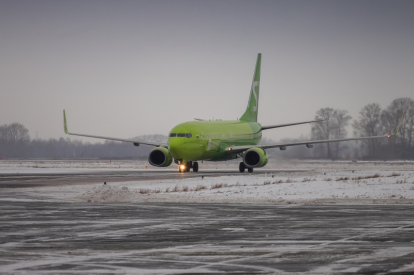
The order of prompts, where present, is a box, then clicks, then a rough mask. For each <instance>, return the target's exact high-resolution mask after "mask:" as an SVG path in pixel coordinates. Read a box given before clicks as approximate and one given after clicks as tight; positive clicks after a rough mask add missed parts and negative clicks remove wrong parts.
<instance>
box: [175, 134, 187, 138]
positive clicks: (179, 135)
mask: <svg viewBox="0 0 414 275" xmlns="http://www.w3.org/2000/svg"><path fill="white" fill-rule="evenodd" d="M177 137H185V134H177Z"/></svg>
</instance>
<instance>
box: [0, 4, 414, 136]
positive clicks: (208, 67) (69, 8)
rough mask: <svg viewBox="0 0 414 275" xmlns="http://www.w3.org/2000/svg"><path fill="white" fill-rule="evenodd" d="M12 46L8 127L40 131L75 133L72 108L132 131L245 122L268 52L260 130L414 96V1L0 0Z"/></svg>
mask: <svg viewBox="0 0 414 275" xmlns="http://www.w3.org/2000/svg"><path fill="white" fill-rule="evenodd" d="M0 41H1V43H0V125H3V124H9V123H12V122H19V123H21V124H23V125H25V126H26V127H27V128H28V129H29V131H30V135H31V137H32V138H35V137H36V132H38V136H39V138H59V137H65V135H64V133H63V122H62V120H63V119H62V110H63V109H66V112H67V118H68V126H69V130H70V131H72V132H77V133H87V134H88V133H89V134H95V135H106V136H113V137H121V138H129V137H134V136H138V135H143V134H158V133H159V134H168V132H169V131H170V129H171V128H172V127H174V126H175V125H176V124H179V123H181V122H184V121H189V120H192V119H193V118H195V117H196V118H204V119H212V118H213V117H214V118H220V119H223V120H224V119H236V118H238V117H240V116H241V115H242V114H243V112H244V110H245V108H246V105H247V100H248V97H249V90H250V86H251V81H252V76H253V70H254V65H255V62H256V58H257V53H259V52H260V53H262V68H261V69H262V73H261V83H260V84H261V85H260V102H259V122H260V123H262V125H269V124H270V125H271V124H280V123H289V122H297V121H305V120H309V119H313V118H314V116H315V112H316V111H317V110H318V109H320V108H325V107H332V108H338V109H344V110H347V111H349V112H350V115H351V116H352V117H353V118H357V117H358V112H359V111H360V110H361V108H362V107H364V106H365V105H366V104H369V103H374V102H376V103H379V104H380V105H381V106H382V107H383V108H385V107H386V106H388V104H389V103H391V101H392V100H393V99H395V98H398V97H411V98H414V89H413V88H414V1H395V0H392V1H379V0H375V1H309V0H306V1H239V0H238V1H212V0H208V1H171V0H168V1H39V0H38V1H0ZM309 132H310V126H309V125H304V126H293V127H288V128H280V129H274V130H268V131H265V133H264V136H265V137H269V138H272V139H274V140H279V139H281V138H286V137H291V138H294V137H298V136H299V135H301V134H304V135H309ZM350 134H351V133H350ZM84 140H88V141H92V142H95V141H97V140H93V139H86V138H85V139H84Z"/></svg>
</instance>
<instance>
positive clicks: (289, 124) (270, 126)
mask: <svg viewBox="0 0 414 275" xmlns="http://www.w3.org/2000/svg"><path fill="white" fill-rule="evenodd" d="M321 121H323V120H311V121H303V122H295V123H287V124H277V125H268V126H262V129H261V130H267V129H272V128H280V127H286V126H293V125H300V124H306V123H312V122H321Z"/></svg>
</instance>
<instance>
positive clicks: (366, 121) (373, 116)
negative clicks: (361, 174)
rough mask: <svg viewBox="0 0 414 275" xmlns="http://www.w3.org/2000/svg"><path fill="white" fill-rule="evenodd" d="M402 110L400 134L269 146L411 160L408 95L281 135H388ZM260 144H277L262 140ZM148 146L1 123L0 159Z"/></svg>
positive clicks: (117, 153) (413, 129)
mask: <svg viewBox="0 0 414 275" xmlns="http://www.w3.org/2000/svg"><path fill="white" fill-rule="evenodd" d="M403 113H404V118H403V120H402V124H401V127H400V130H399V133H398V134H397V135H396V136H395V137H393V138H379V139H368V140H361V141H350V142H335V143H325V144H315V145H314V148H313V149H308V148H306V147H305V146H293V147H288V150H286V151H279V150H277V149H271V150H269V151H268V152H269V154H271V155H274V156H275V157H277V158H299V159H351V158H357V159H372V160H373V159H381V160H391V159H407V160H412V159H414V101H413V100H412V99H411V98H398V99H395V100H393V101H392V102H391V104H390V105H389V106H387V108H385V109H382V108H381V106H380V105H379V104H377V103H372V104H368V105H366V106H364V107H363V108H362V109H361V111H360V112H359V116H358V118H356V119H354V120H353V121H352V117H351V116H350V115H349V113H348V111H346V110H339V109H333V108H321V109H319V110H318V111H316V114H315V120H323V121H322V122H319V123H313V124H312V128H311V133H310V135H309V136H302V137H300V138H299V139H284V140H281V142H292V141H303V140H309V139H311V140H316V139H337V138H346V137H348V131H347V129H348V126H350V123H351V122H352V124H351V126H352V129H353V131H352V135H353V136H354V137H362V136H380V135H385V134H392V133H393V132H394V131H395V128H396V126H397V124H398V122H399V120H400V118H401V117H402V115H403ZM136 139H140V140H146V141H152V142H161V143H166V142H167V136H164V135H143V136H139V137H136ZM262 143H263V144H266V143H267V144H271V143H275V142H274V141H272V140H270V139H265V138H264V139H262ZM152 148H153V147H152V146H147V145H140V146H139V147H134V146H133V145H132V144H131V143H124V142H114V141H105V142H104V143H100V142H97V143H90V142H82V141H80V140H71V139H70V138H66V139H64V138H60V139H48V140H46V139H30V135H29V131H28V130H27V128H26V127H24V126H23V125H21V124H19V123H12V124H9V125H7V124H5V125H2V126H0V158H33V159H37V158H40V159H72V158H73V159H82V158H83V159H85V158H104V159H109V158H111V159H116V158H135V159H144V158H147V156H148V154H149V152H150V150H151V149H152Z"/></svg>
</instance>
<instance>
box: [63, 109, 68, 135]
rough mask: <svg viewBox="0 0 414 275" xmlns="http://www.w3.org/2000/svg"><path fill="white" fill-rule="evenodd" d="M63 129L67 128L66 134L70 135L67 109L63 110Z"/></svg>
mask: <svg viewBox="0 0 414 275" xmlns="http://www.w3.org/2000/svg"><path fill="white" fill-rule="evenodd" d="M63 129H64V130H65V134H67V135H69V131H68V124H67V123H66V113H65V110H63Z"/></svg>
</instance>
